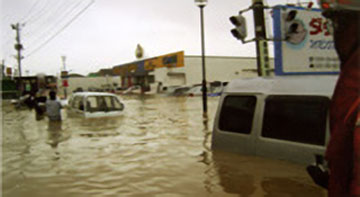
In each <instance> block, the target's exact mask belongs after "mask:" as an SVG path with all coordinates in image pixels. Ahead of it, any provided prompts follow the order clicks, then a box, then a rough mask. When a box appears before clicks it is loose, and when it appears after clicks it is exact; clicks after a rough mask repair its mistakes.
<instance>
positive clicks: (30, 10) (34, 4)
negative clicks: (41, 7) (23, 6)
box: [20, 0, 40, 22]
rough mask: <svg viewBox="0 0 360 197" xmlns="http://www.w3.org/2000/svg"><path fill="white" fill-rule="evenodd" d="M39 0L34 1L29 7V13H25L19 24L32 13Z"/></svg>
mask: <svg viewBox="0 0 360 197" xmlns="http://www.w3.org/2000/svg"><path fill="white" fill-rule="evenodd" d="M39 2H40V1H39V0H38V1H36V2H35V3H33V5H32V6H31V8H30V9H29V11H28V12H27V14H26V15H24V16H23V17H22V18H21V19H20V22H21V21H23V20H24V19H25V18H27V17H28V16H30V14H31V13H32V11H33V10H34V8H35V7H36V6H37V5H38V4H39Z"/></svg>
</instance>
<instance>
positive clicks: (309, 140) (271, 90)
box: [212, 76, 337, 164]
mask: <svg viewBox="0 0 360 197" xmlns="http://www.w3.org/2000/svg"><path fill="white" fill-rule="evenodd" d="M336 80H337V76H301V77H300V76H298V77H296V76H289V77H285V76H284V77H274V78H255V79H238V80H233V81H231V82H230V83H229V84H228V85H227V87H226V88H225V90H224V92H223V94H222V95H221V98H220V101H219V105H218V109H217V112H216V116H215V121H214V128H213V133H212V149H214V150H217V149H219V150H225V151H229V152H235V153H240V154H250V155H257V156H265V157H270V158H275V159H282V160H287V161H293V162H296V163H302V164H309V163H313V162H314V155H320V156H321V155H323V154H324V152H325V147H326V145H327V142H328V140H329V137H330V133H329V124H328V123H329V120H328V107H329V103H330V98H331V96H332V93H333V90H334V87H335V83H336Z"/></svg>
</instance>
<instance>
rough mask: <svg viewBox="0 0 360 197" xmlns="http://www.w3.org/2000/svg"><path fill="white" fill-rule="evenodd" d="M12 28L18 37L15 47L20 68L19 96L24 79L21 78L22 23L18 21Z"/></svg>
mask: <svg viewBox="0 0 360 197" xmlns="http://www.w3.org/2000/svg"><path fill="white" fill-rule="evenodd" d="M11 28H12V29H13V30H15V31H16V38H15V39H16V44H15V45H14V47H15V49H16V50H17V57H16V59H17V62H18V69H19V80H18V88H19V91H20V94H19V96H21V94H22V92H23V87H22V79H21V59H22V56H21V50H22V49H23V46H22V44H21V40H20V24H19V23H16V24H15V25H14V24H12V25H11Z"/></svg>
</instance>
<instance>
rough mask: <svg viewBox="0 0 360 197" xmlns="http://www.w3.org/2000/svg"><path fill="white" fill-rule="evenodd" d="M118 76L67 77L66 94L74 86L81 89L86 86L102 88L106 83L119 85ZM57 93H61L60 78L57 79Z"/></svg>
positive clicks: (86, 88)
mask: <svg viewBox="0 0 360 197" xmlns="http://www.w3.org/2000/svg"><path fill="white" fill-rule="evenodd" d="M120 79H121V78H120V76H117V77H71V78H69V79H68V82H69V87H68V88H67V92H68V94H71V93H72V92H73V91H74V90H75V89H76V88H78V87H81V88H83V90H88V88H90V87H91V88H103V87H104V86H105V85H106V84H113V83H117V84H118V86H120V85H121V80H120ZM58 88H59V93H60V94H63V92H64V89H63V87H62V80H61V79H59V80H58Z"/></svg>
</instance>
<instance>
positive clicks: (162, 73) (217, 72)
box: [58, 55, 274, 93]
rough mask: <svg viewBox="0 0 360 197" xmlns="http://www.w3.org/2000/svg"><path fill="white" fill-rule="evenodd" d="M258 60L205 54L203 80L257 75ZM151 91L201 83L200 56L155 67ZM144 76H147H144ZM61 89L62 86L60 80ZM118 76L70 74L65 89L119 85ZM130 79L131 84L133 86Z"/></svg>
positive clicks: (223, 79)
mask: <svg viewBox="0 0 360 197" xmlns="http://www.w3.org/2000/svg"><path fill="white" fill-rule="evenodd" d="M256 65H257V61H256V58H255V57H226V56H206V58H205V69H206V81H207V82H214V81H221V82H228V81H230V80H232V79H237V78H248V77H256V76H257V66H256ZM270 66H271V68H274V60H273V59H270ZM147 75H150V76H153V77H149V78H151V80H150V81H149V83H150V87H151V91H152V92H153V91H154V89H155V91H156V87H157V85H158V84H159V82H161V83H162V86H175V85H176V86H190V85H194V84H200V83H201V82H202V59H201V56H194V55H187V56H184V66H183V67H176V68H168V67H163V68H156V69H154V71H151V72H148V73H147ZM144 77H146V76H144ZM59 81H60V84H59V85H60V86H58V87H60V88H59V89H60V91H61V89H62V86H61V80H59ZM121 81H122V80H121V76H116V77H112V76H109V77H71V78H69V79H68V84H69V87H68V88H67V92H69V93H71V92H72V91H74V90H75V89H77V88H79V87H80V88H82V89H83V90H88V89H89V88H99V89H104V87H109V86H112V85H113V84H118V87H121ZM136 83H137V82H136V81H133V83H132V85H136Z"/></svg>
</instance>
